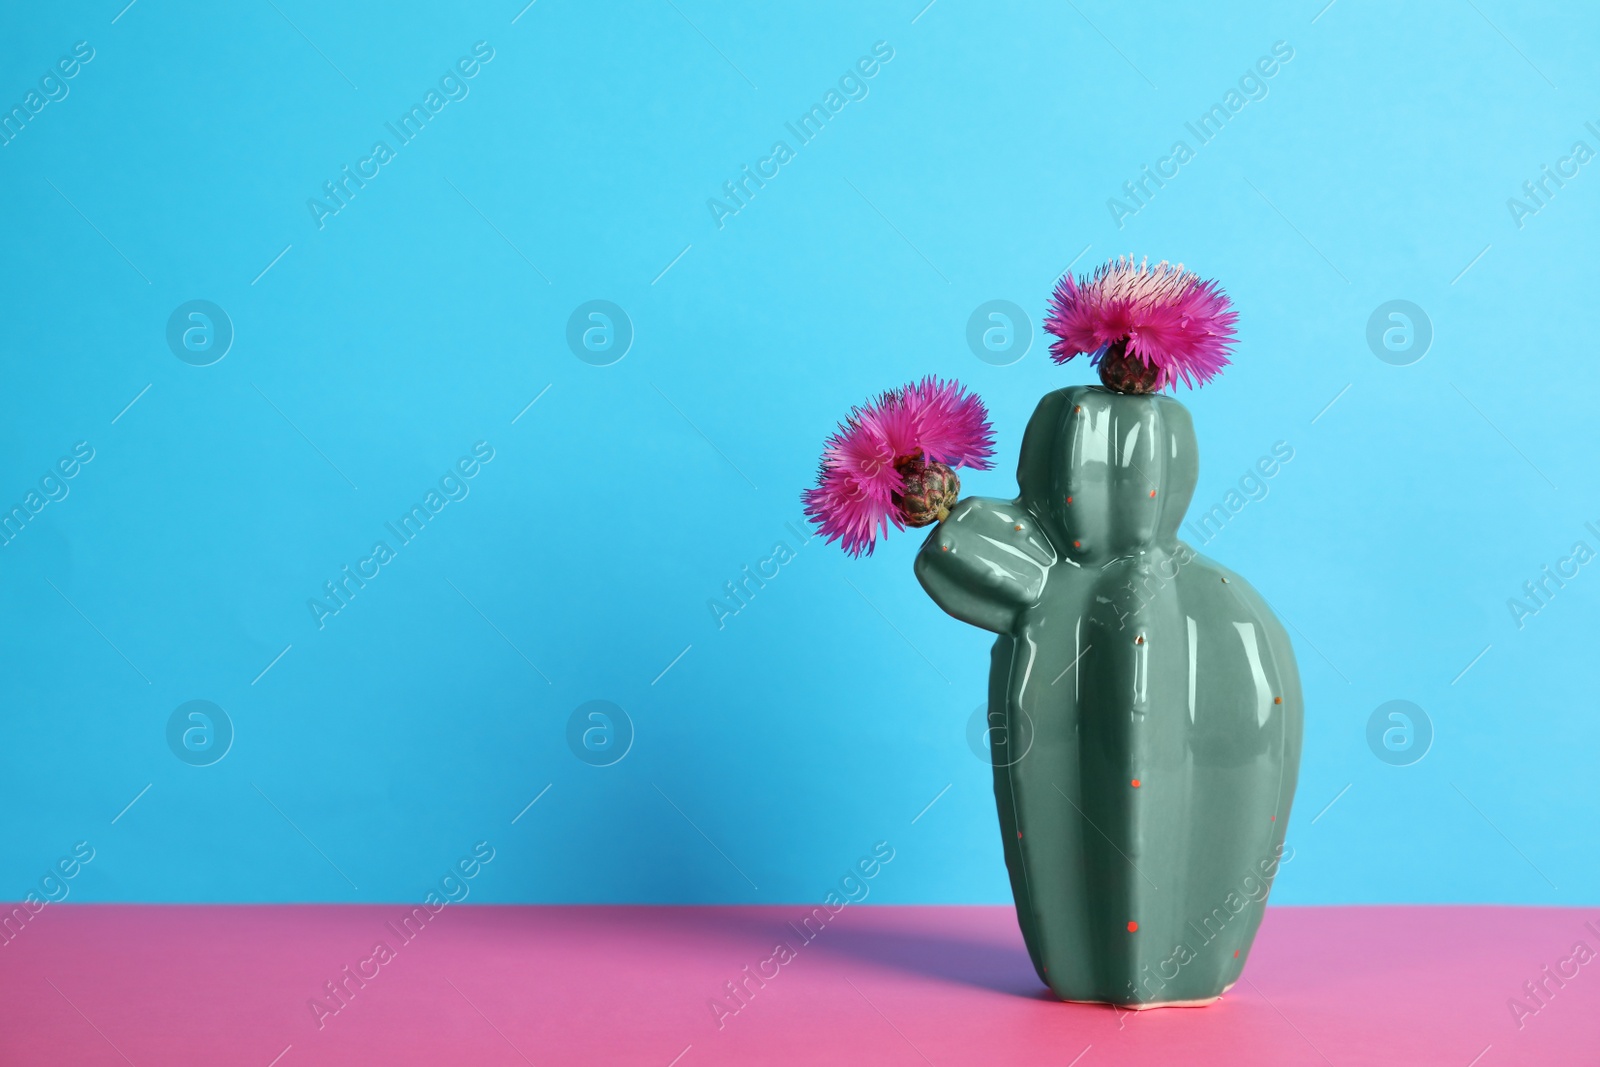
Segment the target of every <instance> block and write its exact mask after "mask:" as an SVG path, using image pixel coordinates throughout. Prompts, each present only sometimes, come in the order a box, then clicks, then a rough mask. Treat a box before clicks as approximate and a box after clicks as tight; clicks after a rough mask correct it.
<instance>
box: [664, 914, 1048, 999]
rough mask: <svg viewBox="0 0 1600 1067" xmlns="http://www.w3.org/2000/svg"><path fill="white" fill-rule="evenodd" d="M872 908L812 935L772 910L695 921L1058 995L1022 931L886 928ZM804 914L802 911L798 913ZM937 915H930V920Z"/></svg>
mask: <svg viewBox="0 0 1600 1067" xmlns="http://www.w3.org/2000/svg"><path fill="white" fill-rule="evenodd" d="M691 910H692V909H691ZM870 912H871V909H864V910H858V909H855V908H850V909H847V910H846V911H844V912H841V913H840V914H839V915H838V916H837V917H835V918H834V919H833V920H832V921H830V922H829V923H828V924H827V926H826V927H825V928H823V929H821V930H818V931H815V932H813V933H812V935H811V936H812V939H811V940H810V941H807V940H805V938H804V937H803V936H802V935H801V933H800V932H799V931H798V930H797V929H796V927H795V926H793V925H790V924H789V923H786V922H784V921H783V920H782V919H781V918H779V917H777V916H774V915H772V914H770V913H768V914H760V913H754V912H750V911H743V910H728V911H722V910H718V911H707V912H702V913H701V914H700V915H698V916H696V917H695V919H691V920H690V921H691V922H694V921H698V923H703V924H705V925H707V926H709V927H714V928H715V930H716V932H717V933H718V934H721V935H733V936H736V937H744V936H755V937H758V938H761V939H762V940H767V939H770V940H771V941H772V942H773V943H775V942H776V941H779V940H781V941H784V942H785V943H787V944H789V945H791V946H793V947H794V948H795V949H796V951H797V952H798V953H799V955H800V956H802V957H804V956H807V955H810V954H812V953H816V954H818V955H821V956H829V957H833V958H836V959H837V958H840V957H845V958H848V959H851V960H854V961H858V962H861V963H868V964H876V965H877V966H880V967H888V968H892V969H895V970H899V971H905V972H907V973H910V974H919V975H923V976H925V977H928V978H933V979H937V980H940V981H945V982H952V983H956V984H959V985H967V986H976V987H978V988H982V989H990V990H993V991H995V992H997V993H1009V994H1011V995H1013V996H1020V997H1027V998H1029V999H1046V1000H1054V997H1052V996H1051V995H1050V993H1049V991H1048V990H1046V989H1045V988H1044V986H1043V985H1042V984H1041V983H1040V982H1039V979H1038V976H1037V975H1035V974H1034V973H1033V964H1032V963H1031V962H1030V961H1029V959H1028V950H1027V949H1026V948H1025V947H1024V946H1023V944H1022V941H1021V938H1020V937H1015V938H1005V937H1004V936H1003V935H1000V934H998V933H997V934H996V936H995V937H994V938H993V939H990V938H985V937H983V936H982V935H981V934H972V933H950V932H945V931H941V930H937V929H932V928H922V929H918V928H916V927H914V926H906V925H903V924H900V923H897V924H896V925H897V926H898V927H899V928H886V927H885V926H883V925H877V924H872V923H871V920H868V921H867V922H863V921H861V920H864V919H868V915H870ZM804 914H805V912H799V914H798V915H797V916H796V919H798V918H799V916H800V915H804ZM852 920H854V921H852ZM935 921H936V920H935V919H934V917H933V916H930V917H929V922H930V925H931V924H932V923H933V922H935Z"/></svg>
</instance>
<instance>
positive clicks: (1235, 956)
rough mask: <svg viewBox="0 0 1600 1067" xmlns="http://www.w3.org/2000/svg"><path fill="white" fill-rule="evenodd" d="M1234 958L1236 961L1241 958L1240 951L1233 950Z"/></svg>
mask: <svg viewBox="0 0 1600 1067" xmlns="http://www.w3.org/2000/svg"><path fill="white" fill-rule="evenodd" d="M1233 958H1234V959H1238V958H1239V950H1238V949H1234V950H1233Z"/></svg>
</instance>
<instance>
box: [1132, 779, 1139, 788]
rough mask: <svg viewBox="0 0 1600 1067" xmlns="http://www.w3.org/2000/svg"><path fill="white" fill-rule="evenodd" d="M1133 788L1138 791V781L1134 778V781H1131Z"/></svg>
mask: <svg viewBox="0 0 1600 1067" xmlns="http://www.w3.org/2000/svg"><path fill="white" fill-rule="evenodd" d="M1133 787H1134V788H1135V789H1138V788H1139V779H1137V778H1135V779H1134V780H1133Z"/></svg>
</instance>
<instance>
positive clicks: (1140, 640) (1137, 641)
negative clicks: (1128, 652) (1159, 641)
mask: <svg viewBox="0 0 1600 1067" xmlns="http://www.w3.org/2000/svg"><path fill="white" fill-rule="evenodd" d="M1133 643H1134V644H1136V645H1142V644H1144V634H1140V635H1139V636H1138V637H1135V638H1134V639H1133Z"/></svg>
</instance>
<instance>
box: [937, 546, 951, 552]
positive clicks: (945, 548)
mask: <svg viewBox="0 0 1600 1067" xmlns="http://www.w3.org/2000/svg"><path fill="white" fill-rule="evenodd" d="M939 551H940V552H948V551H950V546H949V545H940V546H939Z"/></svg>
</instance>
